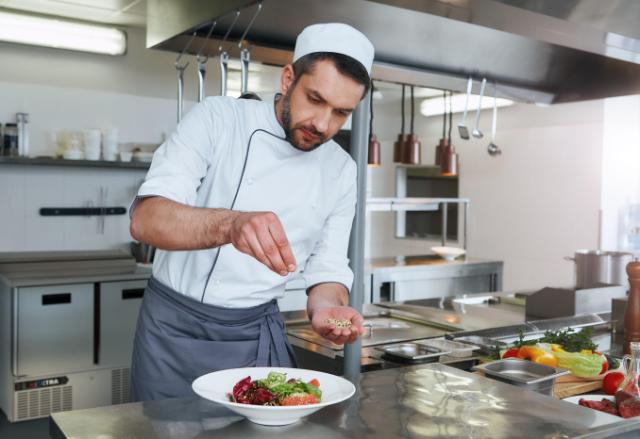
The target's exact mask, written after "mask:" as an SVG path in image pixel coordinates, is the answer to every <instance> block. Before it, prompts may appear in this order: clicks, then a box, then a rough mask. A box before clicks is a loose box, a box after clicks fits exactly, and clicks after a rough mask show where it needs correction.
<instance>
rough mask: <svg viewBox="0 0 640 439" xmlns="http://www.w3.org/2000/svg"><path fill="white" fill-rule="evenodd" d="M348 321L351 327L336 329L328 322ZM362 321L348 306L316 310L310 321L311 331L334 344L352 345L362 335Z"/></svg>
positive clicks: (356, 312)
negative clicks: (332, 320)
mask: <svg viewBox="0 0 640 439" xmlns="http://www.w3.org/2000/svg"><path fill="white" fill-rule="evenodd" d="M331 319H334V320H349V321H351V326H350V327H348V328H338V327H336V325H335V324H333V323H329V320H331ZM363 323H364V319H363V318H362V316H361V315H360V313H359V312H358V311H356V310H355V309H353V308H351V307H349V306H333V307H326V308H321V309H318V310H316V311H315V312H314V313H313V317H312V319H311V326H312V327H313V330H314V331H315V332H316V333H317V334H319V335H321V336H322V337H324V338H326V339H327V340H330V341H332V342H333V343H335V344H339V345H342V344H345V343H353V342H354V341H356V339H357V338H358V336H360V335H362V334H364V327H363V326H362V324H363Z"/></svg>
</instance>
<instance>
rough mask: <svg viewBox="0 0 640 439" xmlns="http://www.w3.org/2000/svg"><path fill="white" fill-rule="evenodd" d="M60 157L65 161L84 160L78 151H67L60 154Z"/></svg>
mask: <svg viewBox="0 0 640 439" xmlns="http://www.w3.org/2000/svg"><path fill="white" fill-rule="evenodd" d="M62 157H63V158H65V159H66V160H82V159H83V158H84V153H83V152H82V151H80V150H79V149H67V150H66V151H65V152H64V153H62Z"/></svg>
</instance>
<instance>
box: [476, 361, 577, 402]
mask: <svg viewBox="0 0 640 439" xmlns="http://www.w3.org/2000/svg"><path fill="white" fill-rule="evenodd" d="M473 370H477V371H481V372H483V373H484V374H485V375H486V376H488V377H490V378H493V379H496V380H498V381H502V382H505V383H509V384H514V385H516V386H520V387H524V388H526V389H529V390H533V391H535V392H538V393H543V394H547V395H552V394H553V385H554V384H555V380H556V378H558V377H560V376H562V375H567V374H568V373H569V371H568V370H567V369H562V368H559V367H551V366H546V365H544V364H538V363H532V362H531V361H527V360H516V359H506V360H498V361H493V362H491V363H486V364H481V365H478V366H474V367H473Z"/></svg>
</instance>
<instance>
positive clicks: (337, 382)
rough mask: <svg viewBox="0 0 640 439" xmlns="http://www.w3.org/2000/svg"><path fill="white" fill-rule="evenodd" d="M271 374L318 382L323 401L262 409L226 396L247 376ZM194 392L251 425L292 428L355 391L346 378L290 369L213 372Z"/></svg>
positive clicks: (262, 407) (266, 368)
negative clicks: (282, 374) (290, 426)
mask: <svg viewBox="0 0 640 439" xmlns="http://www.w3.org/2000/svg"><path fill="white" fill-rule="evenodd" d="M269 372H280V373H286V374H287V379H291V378H296V379H301V380H303V381H305V382H309V381H311V380H312V379H314V378H315V379H317V380H318V381H319V382H320V390H321V391H322V399H321V402H320V403H318V404H310V405H299V406H286V407H276V406H262V405H250V404H240V403H236V402H230V401H229V397H228V396H227V395H228V394H229V393H231V392H232V390H233V386H234V385H235V384H236V383H237V382H238V381H240V380H241V379H243V378H246V377H248V376H250V377H251V379H252V380H256V379H263V378H266V377H267V375H268V374H269ZM191 387H192V388H193V391H194V392H196V393H197V394H198V395H200V396H201V397H203V398H205V399H208V400H210V401H214V402H217V403H219V404H222V405H223V406H225V407H227V408H228V409H230V410H232V411H234V412H236V413H238V414H239V415H242V416H245V417H246V418H247V419H249V420H250V421H251V422H254V423H256V424H261V425H288V424H293V423H294V422H297V421H298V420H300V418H303V417H304V416H308V415H310V414H311V413H313V412H315V411H317V410H320V409H321V408H323V407H326V406H328V405H332V404H337V403H339V402H342V401H344V400H347V399H349V398H351V396H353V394H354V393H355V391H356V388H355V387H354V385H353V384H351V382H349V381H347V380H345V379H344V378H341V377H338V376H335V375H330V374H328V373H324V372H318V371H316V370H308V369H294V368H288V367H243V368H238V369H225V370H219V371H217V372H211V373H208V374H206V375H203V376H201V377H199V378H197V379H196V380H195V381H194V382H193V384H192V385H191Z"/></svg>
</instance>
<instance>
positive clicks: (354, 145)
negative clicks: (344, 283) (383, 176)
mask: <svg viewBox="0 0 640 439" xmlns="http://www.w3.org/2000/svg"><path fill="white" fill-rule="evenodd" d="M371 98H372V97H371V93H368V94H367V96H366V97H365V98H364V99H363V100H362V101H360V104H358V106H357V107H356V110H355V111H354V112H353V116H352V120H351V157H352V158H353V160H355V162H356V165H357V167H358V183H357V184H358V196H357V202H356V214H355V217H354V219H353V227H352V229H351V239H350V240H349V254H348V256H349V261H350V264H351V269H352V270H353V274H354V279H353V288H352V289H351V294H350V295H349V306H351V307H352V308H355V309H356V310H357V311H358V312H362V303H363V302H364V290H365V288H364V286H365V279H364V240H365V214H366V202H367V154H368V142H369V99H371ZM361 350H362V340H361V339H360V338H358V340H357V341H356V342H355V343H353V344H349V345H345V349H344V369H343V374H344V376H345V377H346V378H347V379H350V380H351V381H354V380H356V379H357V377H358V375H359V374H360V355H361Z"/></svg>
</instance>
